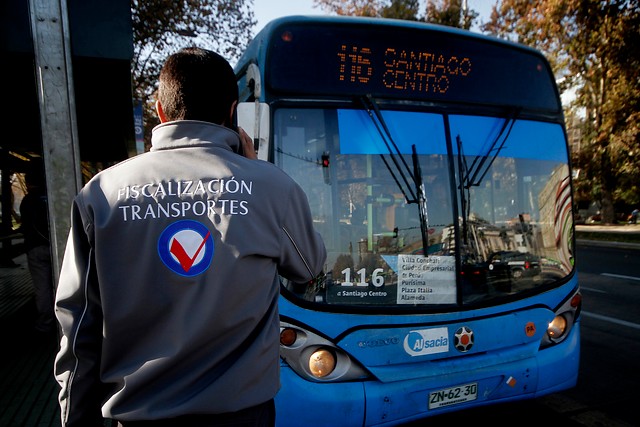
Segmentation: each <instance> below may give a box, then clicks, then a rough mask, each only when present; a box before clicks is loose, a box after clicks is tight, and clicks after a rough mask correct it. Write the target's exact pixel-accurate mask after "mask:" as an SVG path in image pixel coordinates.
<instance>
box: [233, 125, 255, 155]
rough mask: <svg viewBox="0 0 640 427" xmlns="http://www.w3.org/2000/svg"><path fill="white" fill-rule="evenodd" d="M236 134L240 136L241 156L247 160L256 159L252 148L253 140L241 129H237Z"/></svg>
mask: <svg viewBox="0 0 640 427" xmlns="http://www.w3.org/2000/svg"><path fill="white" fill-rule="evenodd" d="M238 133H239V134H240V143H241V144H242V155H243V156H245V157H246V158H247V159H257V158H258V154H257V153H256V149H255V148H254V147H253V140H252V139H251V137H250V136H249V135H247V133H246V132H245V131H244V129H242V128H241V127H239V128H238Z"/></svg>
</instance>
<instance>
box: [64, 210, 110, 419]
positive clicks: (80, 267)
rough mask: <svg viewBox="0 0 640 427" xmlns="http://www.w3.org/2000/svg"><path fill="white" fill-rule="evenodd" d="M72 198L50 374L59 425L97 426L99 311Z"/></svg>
mask: <svg viewBox="0 0 640 427" xmlns="http://www.w3.org/2000/svg"><path fill="white" fill-rule="evenodd" d="M78 200H79V199H78V198H76V201H74V204H73V208H72V213H71V230H70V232H69V238H68V240H67V247H66V250H65V254H64V260H63V263H62V268H61V271H60V280H59V282H58V288H57V291H56V317H57V319H58V322H59V324H60V327H61V332H62V337H61V340H60V349H59V351H58V354H57V356H56V360H55V367H54V372H55V377H56V380H57V381H58V383H59V384H60V387H61V390H60V393H59V396H58V401H59V403H60V410H61V420H62V426H63V427H74V426H101V425H102V414H101V409H100V406H101V403H102V401H103V392H102V391H103V389H104V386H103V385H102V384H101V382H100V354H101V347H102V341H101V339H102V309H101V307H100V298H99V292H98V284H97V280H96V274H95V269H94V261H93V260H94V256H93V251H92V245H91V243H90V241H89V236H90V233H89V232H88V230H90V227H88V226H85V221H83V218H82V216H81V209H80V208H79V206H78Z"/></svg>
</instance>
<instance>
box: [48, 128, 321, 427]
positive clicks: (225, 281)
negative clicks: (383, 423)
mask: <svg viewBox="0 0 640 427" xmlns="http://www.w3.org/2000/svg"><path fill="white" fill-rule="evenodd" d="M238 144H240V141H239V136H238V134H236V133H235V132H233V131H231V130H229V129H227V128H224V127H222V126H217V125H213V124H210V123H204V122H198V121H177V122H169V123H164V124H161V125H159V126H157V127H156V128H155V129H154V130H153V136H152V146H153V147H152V149H151V151H150V152H148V153H145V154H141V155H139V156H136V157H133V158H131V159H128V160H126V161H124V162H122V163H119V164H118V165H115V166H113V167H111V168H109V169H106V170H104V171H102V172H100V173H99V174H97V175H96V176H95V177H93V179H91V181H89V182H88V183H87V184H86V185H85V187H84V188H83V189H82V190H81V191H80V193H79V194H78V195H77V197H76V198H75V200H74V203H73V208H72V227H71V231H70V235H69V240H68V243H67V248H66V252H65V256H64V262H63V265H62V269H61V273H60V281H59V284H58V289H57V295H56V315H57V317H58V320H59V322H60V325H61V328H62V332H63V337H62V340H61V348H60V351H59V353H58V355H57V357H56V362H55V376H56V379H57V381H58V382H59V384H60V386H61V388H62V389H61V391H60V395H59V400H60V405H61V410H62V414H61V416H62V421H63V426H74V425H82V426H87V425H92V424H93V425H98V424H95V423H96V422H100V421H99V417H101V416H103V417H105V418H113V419H118V420H122V421H126V420H129V421H131V420H151V419H159V418H171V417H175V416H179V415H185V414H209V413H220V412H232V411H237V410H240V409H243V408H247V407H251V406H254V405H257V404H260V403H263V402H266V401H268V400H269V399H271V398H273V397H274V396H275V394H276V392H277V391H278V388H279V385H280V383H279V355H278V352H279V323H278V309H277V299H278V295H279V279H278V274H280V275H282V276H284V277H287V278H288V279H291V280H293V281H296V282H309V281H311V280H313V279H314V278H315V277H316V276H317V275H318V274H319V273H320V272H321V270H322V267H323V264H324V262H325V258H326V250H325V247H324V244H323V242H322V239H321V237H320V235H319V234H318V233H316V232H315V231H314V230H313V224H312V218H311V213H310V210H309V205H308V200H307V198H306V196H305V194H304V193H303V191H302V189H301V188H300V187H299V186H298V185H297V184H296V183H295V182H294V181H293V180H292V179H291V178H290V177H289V176H287V175H286V174H285V173H284V172H283V171H281V170H280V169H279V168H277V167H276V166H274V165H273V164H271V163H268V162H264V161H260V160H249V159H247V158H245V157H242V156H240V155H237V154H235V153H234V152H233V151H232V148H235V147H237V146H238ZM100 411H101V413H100ZM100 425H101V424H100Z"/></svg>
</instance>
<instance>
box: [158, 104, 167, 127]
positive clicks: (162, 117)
mask: <svg viewBox="0 0 640 427" xmlns="http://www.w3.org/2000/svg"><path fill="white" fill-rule="evenodd" d="M156 111H157V113H158V118H159V119H160V123H165V122H168V121H169V120H167V116H165V115H164V110H163V109H162V104H161V103H160V101H156Z"/></svg>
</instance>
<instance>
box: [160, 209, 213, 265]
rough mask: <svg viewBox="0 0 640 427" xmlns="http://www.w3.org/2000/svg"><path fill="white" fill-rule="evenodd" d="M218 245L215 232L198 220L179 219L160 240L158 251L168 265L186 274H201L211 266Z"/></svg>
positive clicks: (166, 229) (166, 230) (164, 232)
mask: <svg viewBox="0 0 640 427" xmlns="http://www.w3.org/2000/svg"><path fill="white" fill-rule="evenodd" d="M213 252H214V244H213V237H212V236H211V232H210V231H209V229H208V228H207V227H205V226H204V225H202V224H201V223H199V222H197V221H192V220H181V221H176V222H174V223H173V224H171V225H170V226H168V227H167V228H165V229H164V231H163V232H162V234H161V235H160V239H158V254H159V255H160V259H162V262H163V263H164V265H166V266H167V267H169V269H170V270H171V271H173V272H174V273H177V274H180V275H182V276H188V277H192V276H197V275H198V274H200V273H202V272H203V271H205V270H206V269H207V268H209V265H210V264H211V260H212V259H213Z"/></svg>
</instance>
